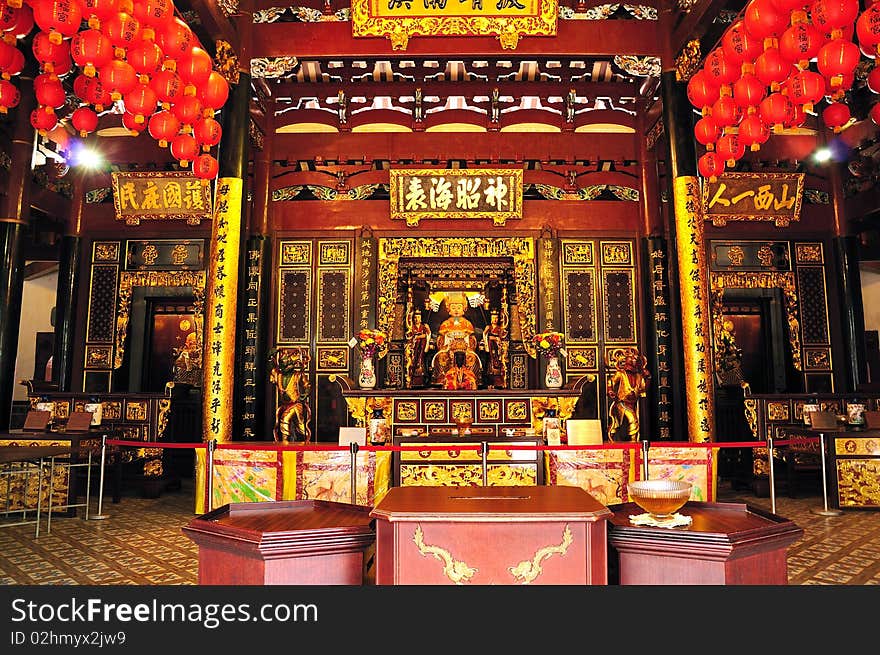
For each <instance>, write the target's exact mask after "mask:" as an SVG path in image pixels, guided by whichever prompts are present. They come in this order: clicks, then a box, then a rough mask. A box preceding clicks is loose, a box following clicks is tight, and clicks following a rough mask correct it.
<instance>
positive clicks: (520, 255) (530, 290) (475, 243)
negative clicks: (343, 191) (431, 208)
mask: <svg viewBox="0 0 880 655" xmlns="http://www.w3.org/2000/svg"><path fill="white" fill-rule="evenodd" d="M401 257H447V258H450V259H460V258H462V257H511V258H513V263H514V274H515V276H516V300H517V306H516V308H517V313H518V316H519V322H520V328H521V330H522V340H523V346H524V347H525V349H526V352H528V354H529V355H530V356H532V357H535V356H536V353H535V345H534V344H533V343H532V337H533V336H534V334H535V332H536V324H537V323H536V322H537V318H536V311H535V309H536V307H535V302H536V300H535V296H536V275H535V242H534V239H532V238H530V237H473V238H470V237H390V238H380V239H379V257H378V259H379V270H378V286H379V290H378V294H377V296H378V307H377V321H376V323H377V327H378V328H379V329H380V330H382V331H383V332H385V333H386V334H391V333H392V328H393V326H394V314H395V310H396V307H397V305H396V303H395V300H396V298H397V274H398V262H399V260H400V258H401ZM386 353H387V346H386V348H385V349H384V350H383V351H380V353H379V356H380V357H384V356H385V354H386Z"/></svg>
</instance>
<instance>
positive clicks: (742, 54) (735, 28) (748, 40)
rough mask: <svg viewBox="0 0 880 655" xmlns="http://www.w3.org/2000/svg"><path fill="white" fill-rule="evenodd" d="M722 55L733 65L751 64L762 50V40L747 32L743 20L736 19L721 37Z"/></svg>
mask: <svg viewBox="0 0 880 655" xmlns="http://www.w3.org/2000/svg"><path fill="white" fill-rule="evenodd" d="M721 49H722V50H723V51H724V56H725V57H726V58H727V60H728V61H729V62H731V63H732V64H734V65H737V66H742V65H743V64H751V63H753V62H754V61H755V59H756V58H757V56H758V55H759V54H761V51H762V50H763V43H762V40H761V39H759V38H756V37H754V36H752V35H751V34H749V32H748V30H746V28H745V25H744V24H743V21H741V20H738V21H736V22H735V23H733V25H731V26H730V27H729V28H727V31H726V32H725V33H724V36H723V37H721Z"/></svg>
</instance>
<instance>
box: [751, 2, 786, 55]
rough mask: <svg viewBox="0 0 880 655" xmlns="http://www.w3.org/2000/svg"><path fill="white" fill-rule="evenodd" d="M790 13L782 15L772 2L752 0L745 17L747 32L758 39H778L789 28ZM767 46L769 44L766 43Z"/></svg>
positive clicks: (763, 40)
mask: <svg viewBox="0 0 880 655" xmlns="http://www.w3.org/2000/svg"><path fill="white" fill-rule="evenodd" d="M789 13H790V12H787V11H786V12H785V13H782V12H780V11H779V10H778V9H776V7H774V6H773V1H772V0H751V2H749V4H748V5H747V6H746V12H745V14H744V15H743V25H744V26H745V28H746V31H747V32H748V33H749V34H751V35H752V36H753V37H755V38H756V39H760V40H761V41H762V42H765V40H766V39H778V38H779V37H780V36H781V35H782V33H783V32H784V31H785V30H786V29H787V28H788V24H789V20H788V19H789ZM764 45H765V46H767V45H768V44H767V43H766V42H765V43H764Z"/></svg>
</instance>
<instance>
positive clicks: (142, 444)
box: [107, 439, 208, 448]
mask: <svg viewBox="0 0 880 655" xmlns="http://www.w3.org/2000/svg"><path fill="white" fill-rule="evenodd" d="M107 443H108V444H109V445H111V446H131V447H133V448H207V447H208V444H206V443H160V442H158V441H125V440H124V439H107Z"/></svg>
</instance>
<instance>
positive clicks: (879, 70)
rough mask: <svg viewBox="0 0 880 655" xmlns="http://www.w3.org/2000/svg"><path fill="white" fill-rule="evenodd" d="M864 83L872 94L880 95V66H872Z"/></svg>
mask: <svg viewBox="0 0 880 655" xmlns="http://www.w3.org/2000/svg"><path fill="white" fill-rule="evenodd" d="M866 82H867V84H868V89H870V90H871V92H872V93H880V66H874V68H872V69H871V72H870V73H868V79H867V80H866Z"/></svg>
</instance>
